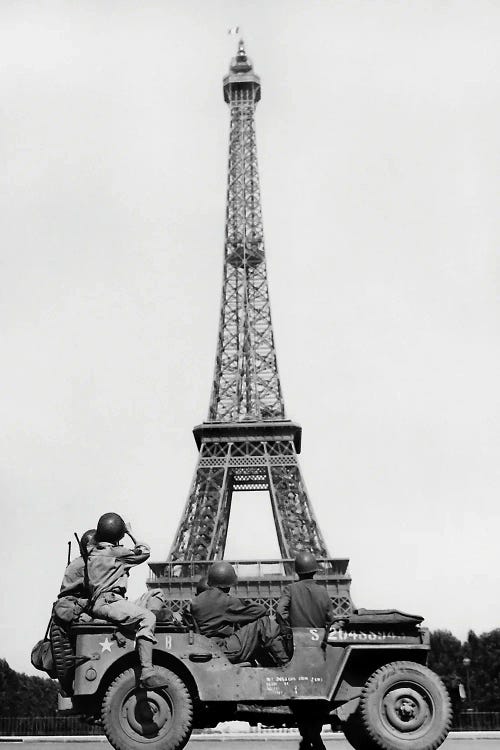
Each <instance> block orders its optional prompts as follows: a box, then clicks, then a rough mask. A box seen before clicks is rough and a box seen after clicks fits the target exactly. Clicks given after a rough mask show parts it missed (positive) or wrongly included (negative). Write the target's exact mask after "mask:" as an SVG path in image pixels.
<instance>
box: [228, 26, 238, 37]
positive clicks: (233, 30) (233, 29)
mask: <svg viewBox="0 0 500 750" xmlns="http://www.w3.org/2000/svg"><path fill="white" fill-rule="evenodd" d="M227 33H228V34H229V35H233V34H239V33H240V27H239V26H231V28H230V29H228V30H227Z"/></svg>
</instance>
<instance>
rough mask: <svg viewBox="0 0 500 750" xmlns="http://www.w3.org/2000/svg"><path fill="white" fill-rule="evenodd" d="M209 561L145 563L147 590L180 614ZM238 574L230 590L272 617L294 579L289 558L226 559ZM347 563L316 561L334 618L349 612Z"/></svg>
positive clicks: (317, 577)
mask: <svg viewBox="0 0 500 750" xmlns="http://www.w3.org/2000/svg"><path fill="white" fill-rule="evenodd" d="M212 562H213V561H210V560H205V561H199V560H196V561H195V560H183V561H180V562H153V563H150V564H149V567H150V569H151V576H150V578H149V579H148V581H147V587H148V588H149V589H161V591H162V592H163V594H164V595H165V598H166V599H167V600H168V602H169V605H170V607H171V609H172V611H173V612H180V611H181V610H183V609H184V607H185V606H186V604H187V603H188V602H189V601H190V600H191V599H193V597H194V596H195V595H196V584H197V583H198V581H199V579H200V578H201V577H202V576H205V575H206V574H207V571H208V568H209V567H210V565H211V564H212ZM227 562H230V563H231V565H233V567H234V569H235V570H236V573H237V575H238V582H237V584H236V586H234V587H233V588H232V589H231V591H232V592H233V593H234V594H235V595H236V596H239V597H242V598H244V599H251V600H253V601H257V602H259V603H260V604H263V605H264V606H265V607H266V608H267V610H268V613H269V614H270V615H274V613H275V610H276V605H277V604H278V601H279V598H280V596H281V592H282V591H283V589H284V587H285V586H287V585H288V584H290V583H293V582H294V581H295V580H296V577H295V573H294V561H293V559H286V560H285V559H277V560H228V561H227ZM348 563H349V560H347V559H343V558H340V559H339V558H318V565H319V569H318V572H317V573H316V576H315V578H316V580H317V581H318V583H319V584H321V585H322V586H325V587H326V589H327V591H328V594H329V595H330V598H331V600H332V603H333V608H334V612H335V614H336V615H343V614H350V613H351V612H352V609H353V605H352V601H351V595H350V593H349V587H350V583H351V578H350V576H349V574H348V572H347V566H348Z"/></svg>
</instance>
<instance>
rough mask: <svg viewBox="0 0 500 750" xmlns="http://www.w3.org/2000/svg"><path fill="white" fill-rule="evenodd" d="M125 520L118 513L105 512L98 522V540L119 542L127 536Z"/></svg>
mask: <svg viewBox="0 0 500 750" xmlns="http://www.w3.org/2000/svg"><path fill="white" fill-rule="evenodd" d="M125 531H126V528H125V521H124V520H123V518H122V517H121V516H119V515H118V513H104V515H103V516H101V517H100V519H99V521H98V522H97V531H96V535H95V536H96V541H97V542H119V541H120V539H123V537H124V536H125Z"/></svg>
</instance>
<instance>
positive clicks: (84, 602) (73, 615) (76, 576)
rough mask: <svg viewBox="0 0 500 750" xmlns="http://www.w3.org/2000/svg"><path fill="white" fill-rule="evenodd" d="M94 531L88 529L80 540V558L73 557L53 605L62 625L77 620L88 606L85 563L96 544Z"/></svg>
mask: <svg viewBox="0 0 500 750" xmlns="http://www.w3.org/2000/svg"><path fill="white" fill-rule="evenodd" d="M95 534H96V530H95V529H88V530H87V531H85V532H84V533H83V534H82V537H81V539H80V552H81V554H80V556H79V557H75V559H74V560H72V561H71V562H70V563H69V565H68V566H67V568H66V570H65V571H64V576H63V579H62V583H61V588H60V591H59V594H58V596H57V601H56V602H55V604H54V615H55V616H56V617H57V619H58V620H59V621H61V622H62V623H66V624H70V623H72V622H74V621H75V620H77V619H78V617H79V616H80V615H81V613H82V612H84V611H85V609H86V608H87V606H88V600H89V596H90V592H89V588H88V579H87V574H86V569H85V568H86V561H87V558H88V555H89V554H90V551H91V550H92V549H93V547H94V546H95V544H96V540H95Z"/></svg>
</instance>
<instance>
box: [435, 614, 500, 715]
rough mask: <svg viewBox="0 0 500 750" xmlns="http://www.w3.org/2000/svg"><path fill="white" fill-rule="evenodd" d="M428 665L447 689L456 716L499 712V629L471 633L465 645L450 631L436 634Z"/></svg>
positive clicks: (438, 631) (437, 631)
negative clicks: (464, 713)
mask: <svg viewBox="0 0 500 750" xmlns="http://www.w3.org/2000/svg"><path fill="white" fill-rule="evenodd" d="M428 664H429V667H430V668H431V669H433V670H434V672H436V673H437V674H438V675H439V676H440V677H441V678H442V680H443V682H444V683H445V685H446V687H447V688H448V692H449V693H450V697H451V700H452V704H453V711H454V713H455V715H457V714H458V713H459V712H460V711H464V710H468V709H471V710H473V711H500V628H496V629H495V630H491V631H489V632H488V633H482V634H481V635H476V634H475V633H474V631H473V630H471V631H469V635H468V636H467V640H466V641H465V642H464V643H461V641H459V640H458V638H455V636H454V635H453V634H452V633H450V631H449V630H435V631H434V632H433V633H431V653H430V656H429V662H428ZM460 685H462V686H463V688H460ZM461 693H462V698H461V697H460V694H461Z"/></svg>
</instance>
